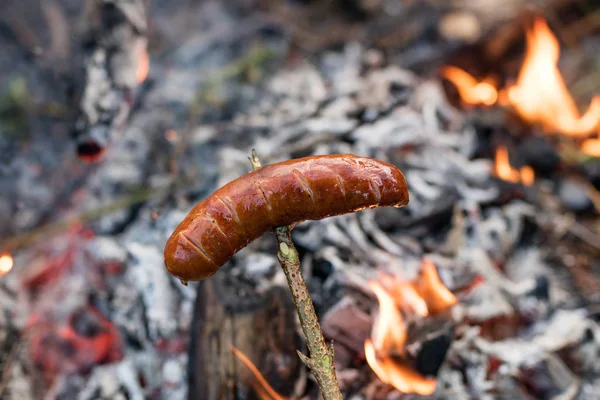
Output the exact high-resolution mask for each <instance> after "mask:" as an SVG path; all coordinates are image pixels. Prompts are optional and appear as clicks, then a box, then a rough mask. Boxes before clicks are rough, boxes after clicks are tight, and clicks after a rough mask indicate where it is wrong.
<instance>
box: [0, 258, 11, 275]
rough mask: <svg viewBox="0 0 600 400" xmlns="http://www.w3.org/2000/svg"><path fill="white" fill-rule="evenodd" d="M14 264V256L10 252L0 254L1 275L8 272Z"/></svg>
mask: <svg viewBox="0 0 600 400" xmlns="http://www.w3.org/2000/svg"><path fill="white" fill-rule="evenodd" d="M13 265H14V262H13V258H12V256H11V255H10V254H2V255H1V256H0V277H2V276H4V275H6V274H8V273H9V272H10V270H11V269H12V267H13Z"/></svg>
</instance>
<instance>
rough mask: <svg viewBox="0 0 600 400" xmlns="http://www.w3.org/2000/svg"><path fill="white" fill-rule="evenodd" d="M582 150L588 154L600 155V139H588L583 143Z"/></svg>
mask: <svg viewBox="0 0 600 400" xmlns="http://www.w3.org/2000/svg"><path fill="white" fill-rule="evenodd" d="M581 151H583V152H584V153H585V154H587V155H588V156H592V157H600V139H587V140H585V141H584V142H583V143H582V144H581Z"/></svg>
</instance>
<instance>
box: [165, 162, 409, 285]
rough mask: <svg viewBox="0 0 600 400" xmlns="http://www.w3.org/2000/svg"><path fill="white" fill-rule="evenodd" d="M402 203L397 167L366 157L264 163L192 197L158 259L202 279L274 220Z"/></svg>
mask: <svg viewBox="0 0 600 400" xmlns="http://www.w3.org/2000/svg"><path fill="white" fill-rule="evenodd" d="M406 204H408V189H407V187H406V180H405V179H404V175H403V174H402V172H400V170H399V169H398V168H396V167H395V166H393V165H392V164H388V163H385V162H382V161H379V160H376V159H373V158H365V157H358V156H355V155H352V154H336V155H324V156H312V157H305V158H299V159H294V160H289V161H284V162H280V163H276V164H270V165H267V166H264V167H262V168H260V169H258V170H256V171H252V172H250V173H248V174H246V175H243V176H241V177H239V178H237V179H235V180H233V181H231V182H229V183H228V184H226V185H225V186H223V187H222V188H220V189H218V190H217V191H216V192H215V193H213V194H212V195H211V196H209V197H208V198H206V199H205V200H204V201H202V202H200V203H198V204H197V205H196V206H195V207H194V208H193V209H192V210H191V211H190V213H189V214H188V215H187V217H186V218H185V219H184V220H183V221H182V222H181V224H179V226H178V227H177V229H175V231H174V232H173V234H172V235H171V237H170V238H169V240H168V241H167V244H166V246H165V253H164V257H165V265H166V267H167V270H168V271H169V272H170V273H171V274H173V275H175V276H177V277H178V278H179V279H181V280H182V281H184V282H185V281H194V280H201V279H204V278H207V277H209V276H211V275H213V274H214V273H215V272H217V270H218V269H219V268H221V266H222V265H223V264H225V263H226V262H227V261H229V260H230V259H231V258H232V257H233V255H234V254H235V253H237V252H238V251H239V250H241V249H242V248H243V247H245V246H246V245H248V243H250V242H252V241H253V240H255V239H256V238H258V237H260V236H262V235H263V234H264V233H266V232H267V231H269V230H273V229H275V228H276V227H278V226H285V225H291V224H294V223H297V222H301V221H305V220H318V219H323V218H326V217H330V216H334V215H341V214H346V213H351V212H355V211H359V210H362V209H365V208H374V207H402V206H405V205H406Z"/></svg>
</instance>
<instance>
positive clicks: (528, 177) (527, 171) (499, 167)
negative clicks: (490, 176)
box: [494, 146, 535, 186]
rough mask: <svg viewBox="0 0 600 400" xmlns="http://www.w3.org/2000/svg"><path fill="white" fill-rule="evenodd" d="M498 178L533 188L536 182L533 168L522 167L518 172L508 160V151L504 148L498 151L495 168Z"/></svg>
mask: <svg viewBox="0 0 600 400" xmlns="http://www.w3.org/2000/svg"><path fill="white" fill-rule="evenodd" d="M494 172H495V174H496V176H497V177H498V178H500V179H502V180H503V181H507V182H513V183H519V182H521V183H522V184H523V185H525V186H531V185H532V184H533V182H534V181H535V173H534V172H533V168H531V167H529V166H524V167H521V169H519V170H517V169H515V168H513V167H512V166H511V165H510V161H509V159H508V150H507V149H506V147H504V146H499V147H498V148H497V149H496V164H495V166H494Z"/></svg>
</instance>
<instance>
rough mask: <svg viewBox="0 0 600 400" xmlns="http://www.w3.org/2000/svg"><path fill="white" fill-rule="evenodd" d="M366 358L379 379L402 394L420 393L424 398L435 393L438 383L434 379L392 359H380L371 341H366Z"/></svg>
mask: <svg viewBox="0 0 600 400" xmlns="http://www.w3.org/2000/svg"><path fill="white" fill-rule="evenodd" d="M365 357H366V359H367V362H368V363H369V366H370V367H371V369H373V372H375V374H376V375H377V376H378V377H379V379H381V381H382V382H384V383H387V384H388V385H391V386H393V387H394V388H396V389H397V390H399V391H400V392H402V393H418V394H420V395H423V396H427V395H430V394H432V393H434V392H435V387H436V381H435V379H434V378H425V377H424V376H421V375H419V374H418V373H417V372H415V371H413V370H412V369H410V368H408V367H406V366H405V365H402V364H400V363H398V362H396V361H394V360H393V359H392V358H388V357H385V358H381V359H378V358H377V355H376V351H375V347H374V346H373V342H371V340H370V339H367V340H366V341H365Z"/></svg>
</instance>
